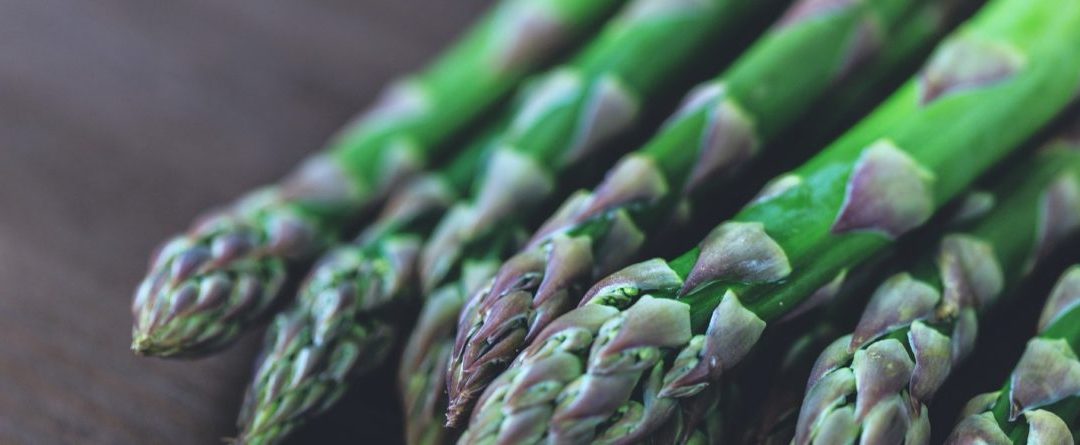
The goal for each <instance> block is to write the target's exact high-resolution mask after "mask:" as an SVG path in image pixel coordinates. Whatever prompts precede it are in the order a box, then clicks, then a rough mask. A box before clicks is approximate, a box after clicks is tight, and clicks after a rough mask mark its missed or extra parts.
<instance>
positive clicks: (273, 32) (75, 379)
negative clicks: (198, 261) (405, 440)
mask: <svg viewBox="0 0 1080 445" xmlns="http://www.w3.org/2000/svg"><path fill="white" fill-rule="evenodd" d="M485 3H486V2H483V1H481V0H457V1H449V2H448V1H436V0H362V1H346V0H264V1H259V2H252V1H245V0H171V1H166V2H158V1H151V2H147V1H141V0H91V1H86V0H3V1H0V443H4V444H38V443H43V444H54V443H55V444H62V443H80V444H195V443H202V444H208V443H220V438H222V437H225V436H228V435H230V434H232V433H233V431H234V430H233V426H232V423H233V419H234V416H235V412H236V410H237V407H238V404H239V400H240V396H241V391H240V388H241V387H242V385H243V383H244V381H245V380H246V378H247V376H248V373H249V367H250V366H251V365H250V362H251V359H252V355H253V354H254V347H255V343H257V341H258V339H257V338H255V337H257V336H249V337H248V338H246V339H245V340H244V341H243V342H242V344H240V345H239V346H238V347H236V348H234V349H232V350H230V351H228V352H227V353H225V354H223V355H221V356H218V357H214V358H210V359H204V360H199V361H193V362H173V361H161V360H149V359H142V358H137V357H135V356H133V355H132V354H131V353H130V352H129V351H128V342H129V330H130V322H131V320H130V317H131V316H130V313H129V309H128V307H129V302H130V296H131V291H132V289H133V287H134V285H135V283H136V282H137V281H138V279H139V278H140V277H141V275H142V274H143V273H144V271H145V262H146V259H147V257H148V255H149V252H150V251H151V249H153V247H154V246H155V245H156V244H157V243H158V242H160V241H161V240H162V239H164V238H165V237H166V236H167V235H169V234H171V233H174V232H177V231H179V230H182V229H183V228H185V227H186V225H187V223H188V222H189V221H190V220H191V218H192V217H193V216H194V215H196V214H197V213H198V212H199V211H200V210H203V209H205V208H208V207H210V206H213V205H215V204H220V203H223V202H225V201H227V200H229V199H230V198H232V197H235V196H237V195H239V194H240V193H241V192H243V191H244V190H246V189H248V188H251V187H254V186H256V185H259V184H262V183H266V182H268V181H272V180H274V179H276V178H277V177H278V176H279V175H281V174H282V173H284V172H285V171H286V170H287V169H288V168H289V167H290V166H291V165H292V164H293V163H294V162H295V161H297V160H298V159H300V158H301V157H302V156H303V155H304V154H305V153H308V152H310V151H311V150H313V149H316V148H318V147H319V146H320V144H321V142H322V141H324V140H325V138H326V137H327V136H328V135H329V134H331V133H332V132H333V130H334V129H335V128H336V127H338V126H339V125H341V124H342V123H343V122H344V121H345V120H346V119H347V118H348V117H350V115H351V114H352V113H353V112H355V111H357V110H359V109H360V108H361V107H362V106H363V105H364V104H365V103H366V102H368V101H369V100H370V99H371V98H372V95H373V94H374V93H375V92H376V91H377V89H378V87H379V86H381V85H382V84H383V83H384V82H385V81H387V80H388V79H389V78H391V77H392V76H393V75H395V74H399V73H403V72H406V71H408V70H410V69H414V68H416V67H418V66H419V65H421V64H422V63H423V62H424V61H425V60H427V59H428V58H429V57H430V56H431V55H432V54H433V53H434V52H435V51H437V50H438V49H439V48H440V47H441V46H443V45H444V44H445V42H447V41H448V40H449V39H450V38H452V37H453V36H454V35H455V34H456V33H458V32H459V31H460V30H461V29H462V28H463V27H464V26H465V25H466V24H467V23H468V21H469V20H470V19H471V18H473V17H474V16H475V15H476V14H477V12H478V11H479V10H480V9H481V8H482V7H483V6H484V4H485ZM385 377H386V376H382V377H379V376H376V377H373V378H372V380H373V381H377V380H379V379H380V378H382V379H385ZM375 386H376V387H379V385H375ZM385 386H386V385H385V384H384V385H382V386H381V388H382V389H381V390H376V391H374V392H369V391H367V390H363V391H357V393H356V394H352V395H350V397H349V402H348V403H347V404H346V406H344V407H343V408H342V409H339V410H337V411H335V412H334V413H333V414H332V415H331V416H329V418H328V419H326V420H323V421H320V422H318V423H317V424H316V425H315V426H314V427H313V428H309V429H308V430H306V431H304V432H303V433H302V434H301V435H300V437H299V438H298V439H297V440H296V441H295V442H296V443H396V442H397V441H398V440H397V439H396V438H397V437H398V436H399V431H398V428H399V426H398V425H397V423H396V422H398V420H397V419H396V408H393V407H391V406H392V405H390V404H388V402H387V400H386V398H387V397H389V394H390V393H389V392H388V391H386V388H385ZM380 391H381V392H380Z"/></svg>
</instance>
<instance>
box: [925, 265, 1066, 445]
mask: <svg viewBox="0 0 1080 445" xmlns="http://www.w3.org/2000/svg"><path fill="white" fill-rule="evenodd" d="M1078 302H1080V266H1073V267H1072V268H1070V269H1069V270H1068V271H1066V272H1065V274H1064V275H1062V277H1061V279H1060V280H1059V281H1058V283H1057V285H1056V286H1055V287H1054V290H1053V292H1051V294H1050V297H1049V299H1048V300H1047V302H1046V305H1045V306H1043V312H1042V316H1041V317H1040V318H1039V334H1038V335H1037V336H1036V337H1035V338H1033V339H1031V340H1030V341H1028V343H1027V347H1026V348H1025V349H1024V352H1023V354H1022V355H1021V356H1020V361H1019V362H1018V363H1017V364H1016V367H1015V368H1014V369H1013V372H1012V375H1011V376H1010V377H1009V379H1008V381H1007V382H1006V383H1005V385H1004V387H1003V388H1002V389H1001V390H1000V391H996V392H992V393H988V394H983V395H980V396H977V397H975V398H973V399H972V400H971V401H970V402H968V405H967V406H966V407H965V408H964V411H965V412H964V413H963V420H961V421H960V423H959V424H957V425H956V428H954V429H953V431H952V434H950V435H949V438H948V439H947V440H946V442H945V443H946V444H948V445H961V444H980V443H981V444H988V445H1012V444H1028V445H1035V444H1040V445H1041V444H1048V445H1049V444H1054V445H1056V444H1071V443H1075V439H1074V437H1073V431H1075V430H1076V428H1077V426H1078V424H1080V398H1078V396H1080V359H1077V355H1076V351H1077V350H1078V348H1080V329H1078V327H1080V309H1078V308H1080V305H1078V304H1077V303H1078Z"/></svg>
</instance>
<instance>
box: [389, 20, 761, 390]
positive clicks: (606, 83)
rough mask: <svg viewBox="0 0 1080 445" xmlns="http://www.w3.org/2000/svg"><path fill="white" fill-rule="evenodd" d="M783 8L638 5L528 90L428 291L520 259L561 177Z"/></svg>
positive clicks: (447, 225) (427, 258)
mask: <svg viewBox="0 0 1080 445" xmlns="http://www.w3.org/2000/svg"><path fill="white" fill-rule="evenodd" d="M776 1H777V0H770V1H765V2H761V1H750V0H635V1H633V2H631V3H630V4H629V5H628V6H627V8H626V9H625V10H623V12H622V13H621V15H619V16H618V17H617V18H616V19H615V20H614V21H613V22H612V23H611V24H610V25H609V26H607V27H606V28H605V29H604V30H603V31H602V33H601V34H600V36H599V37H598V38H597V39H596V40H595V41H594V42H593V43H592V44H591V45H590V46H589V47H588V48H586V49H585V50H584V51H583V52H582V53H581V54H580V55H579V56H578V57H576V58H575V59H574V60H572V61H571V62H570V63H568V64H567V65H566V66H563V67H560V68H558V69H555V70H553V71H552V72H551V73H549V74H548V75H546V76H544V77H542V78H540V79H539V80H538V81H537V82H535V83H534V84H533V85H532V86H531V87H530V88H528V89H527V90H526V92H525V96H524V98H523V100H522V101H521V105H520V107H518V109H517V110H515V112H514V113H513V118H512V119H511V122H510V124H509V126H508V129H507V131H506V132H505V133H504V134H503V135H502V137H501V138H499V139H498V140H497V141H496V149H495V151H494V153H493V154H492V162H491V166H490V168H489V169H488V170H487V171H486V172H485V173H484V174H483V177H482V179H480V182H479V184H478V187H477V189H476V192H475V193H474V195H473V197H472V198H471V199H469V200H467V201H465V202H462V203H460V204H458V205H456V206H454V208H452V209H451V210H450V211H449V212H447V214H446V216H445V217H444V218H443V220H442V221H441V222H440V223H439V224H438V225H437V227H436V228H435V230H434V231H433V232H432V234H431V237H430V239H429V240H428V242H427V243H426V244H425V246H424V248H423V251H422V252H421V257H420V261H419V273H420V282H421V285H422V287H423V290H424V292H425V293H427V294H432V293H437V292H438V288H439V287H441V286H445V285H450V286H458V284H456V283H453V280H456V279H458V278H459V277H460V276H461V275H460V273H461V268H462V266H463V265H465V264H468V263H470V262H473V261H487V260H488V259H489V258H494V259H495V260H498V261H501V260H502V259H504V258H505V257H506V256H508V255H509V254H511V253H512V252H513V250H505V248H504V247H505V246H507V245H508V244H510V243H508V242H507V241H506V240H507V239H508V238H510V235H509V234H511V233H515V232H517V231H520V230H521V229H523V228H525V227H528V224H530V217H531V216H533V214H534V213H535V211H536V210H537V209H538V208H539V207H540V206H541V204H543V203H546V202H547V201H548V200H549V199H550V198H552V197H553V196H554V195H555V193H556V192H557V191H558V190H557V188H556V187H555V185H556V184H557V183H558V180H557V179H558V178H559V176H560V175H561V174H563V173H565V172H566V171H567V168H568V167H570V166H572V165H575V164H578V163H579V162H580V161H582V160H584V159H586V158H588V157H590V156H591V155H594V154H595V153H596V152H597V151H599V150H601V149H603V148H605V144H606V143H607V142H610V141H611V139H612V138H614V137H617V136H620V135H623V134H625V133H626V131H627V130H628V129H630V128H631V127H632V126H633V124H634V123H635V122H636V121H637V119H638V117H639V116H640V115H641V114H642V112H643V110H644V108H645V107H648V106H650V105H651V104H653V103H654V102H655V101H656V100H657V99H659V98H660V97H661V96H662V95H663V94H664V93H666V92H667V91H670V89H672V88H681V87H682V85H681V84H680V82H679V81H680V80H681V78H682V77H683V76H681V75H679V74H680V73H681V72H683V71H686V70H688V69H690V68H691V67H692V66H694V64H696V63H697V62H698V61H699V60H700V58H701V57H704V56H706V55H707V54H706V51H705V50H706V49H708V48H709V47H711V46H713V45H715V44H718V43H720V42H723V41H724V40H725V39H727V38H734V37H735V36H737V35H739V34H740V33H742V32H748V31H749V30H747V29H745V28H746V26H740V25H743V24H744V23H745V22H747V21H749V19H750V18H752V17H753V16H754V15H757V14H760V13H763V12H766V11H768V8H769V6H771V5H773V4H774V2H776ZM622 179H623V180H627V179H633V178H625V177H624V178H622ZM612 198H615V197H614V196H613V197H612ZM623 228H624V229H625V230H628V231H632V230H635V229H634V228H633V227H632V225H626V226H624V227H623ZM618 235H619V234H614V235H613V236H618ZM625 235H626V236H630V237H633V236H635V234H634V233H632V232H631V233H626V234H625ZM616 241H618V240H614V239H613V240H612V242H613V243H614V242H616ZM628 241H632V239H628ZM513 247H514V248H515V250H516V248H517V247H519V245H514V246H513ZM628 247H633V246H628ZM561 249H570V250H571V251H573V250H575V249H577V251H579V252H584V250H585V249H588V246H587V245H584V244H582V243H580V242H577V243H570V244H567V245H563V246H561ZM565 254H566V255H569V254H570V252H566V253H565ZM611 254H612V255H617V253H616V252H612V253H611ZM580 259H581V260H584V261H591V258H587V257H580ZM581 264H582V265H584V263H581ZM567 273H568V274H569V273H573V271H571V270H568V271H567ZM565 278H566V279H571V278H574V277H573V276H571V275H567V276H565ZM551 285H552V286H555V285H556V283H551ZM421 330H436V329H435V328H430V329H429V328H428V327H424V326H422V327H421ZM419 355H423V354H419ZM424 368H425V369H426V368H427V367H424ZM407 371H411V369H408V370H407ZM443 385H445V383H442V384H441V385H440V386H443ZM412 397H413V396H410V395H406V398H412Z"/></svg>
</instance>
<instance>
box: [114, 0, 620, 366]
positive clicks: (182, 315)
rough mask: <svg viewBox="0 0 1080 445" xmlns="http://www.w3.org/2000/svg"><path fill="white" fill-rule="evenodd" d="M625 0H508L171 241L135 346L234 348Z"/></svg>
mask: <svg viewBox="0 0 1080 445" xmlns="http://www.w3.org/2000/svg"><path fill="white" fill-rule="evenodd" d="M619 3H621V0H591V1H588V2H582V1H578V0H504V1H502V2H501V3H500V4H499V5H498V6H496V7H495V8H494V9H493V10H492V11H491V13H490V14H488V15H487V16H486V17H485V18H484V19H482V20H481V21H480V22H479V23H478V24H477V25H475V27H474V28H473V29H472V30H471V31H470V32H469V33H468V34H466V35H465V36H464V37H463V38H462V39H461V40H460V41H458V42H457V43H456V44H455V45H454V46H452V47H451V48H449V49H448V50H447V51H446V52H445V53H444V54H443V55H442V56H441V57H440V58H439V59H438V60H436V61H435V62H434V63H433V64H432V65H431V66H430V67H428V68H427V69H426V70H424V71H422V72H419V73H416V74H414V75H412V76H410V77H408V78H406V79H404V80H402V81H399V82H397V83H395V84H393V85H391V86H390V87H389V88H388V89H387V90H386V91H385V93H384V94H383V96H382V97H381V98H380V99H378V100H377V101H376V103H375V104H374V105H373V106H372V107H370V108H369V109H368V110H367V111H366V112H365V113H363V114H361V115H360V116H359V117H358V118H357V119H355V120H354V121H353V122H352V123H350V124H348V125H347V126H346V127H345V128H343V129H342V130H341V132H340V133H339V134H338V135H336V136H335V137H334V139H333V140H331V142H330V144H329V146H328V147H326V149H325V150H324V151H323V152H321V153H319V154H316V155H314V156H313V157H312V158H311V159H309V160H308V161H307V162H305V163H303V164H302V165H301V166H300V167H299V168H298V169H297V170H296V171H295V172H294V173H292V174H291V175H290V176H288V177H286V178H285V179H284V180H283V181H282V182H279V183H277V184H274V185H271V186H268V187H265V188H263V189H260V190H257V191H254V192H252V193H250V194H248V195H247V196H245V197H243V198H241V199H240V200H238V201H237V202H235V203H233V204H231V205H228V206H226V207H224V208H222V209H219V210H216V211H214V212H212V213H210V214H209V215H207V216H205V217H203V218H201V219H199V220H198V221H196V223H195V224H194V225H193V226H192V227H191V229H189V230H188V231H187V232H186V233H184V234H182V235H179V236H176V237H174V238H173V239H171V240H169V241H167V242H166V243H164V244H163V246H162V247H161V248H160V249H159V250H158V251H157V253H155V254H154V255H153V257H152V259H151V261H150V270H149V272H148V273H147V276H146V278H145V279H144V280H143V282H142V283H141V284H140V285H139V287H138V289H137V290H136V292H135V297H134V302H133V303H132V312H133V314H134V317H135V323H134V327H133V329H132V346H131V347H132V350H133V351H135V352H136V353H138V354H145V355H155V356H166V357H168V356H182V355H199V354H204V353H207V352H210V351H213V350H216V349H219V348H222V347H224V346H226V345H227V344H229V343H230V342H231V341H232V340H233V339H235V338H236V337H237V336H238V335H239V334H240V333H241V332H243V331H244V330H245V329H247V328H248V327H249V326H250V325H251V324H252V323H254V322H255V321H257V320H258V319H260V318H261V317H262V316H264V315H265V314H266V312H267V310H268V308H270V307H271V306H272V303H273V301H274V300H275V298H276V297H277V295H278V294H279V293H280V290H281V287H282V284H283V283H284V282H285V280H286V277H287V275H288V266H289V265H291V264H293V263H300V262H303V261H305V260H309V259H311V258H313V257H314V256H316V255H317V254H318V253H319V252H320V251H322V250H323V249H325V248H327V247H329V246H330V245H331V244H332V243H333V242H334V241H336V240H337V239H338V237H339V236H340V235H341V232H342V231H343V230H344V228H345V226H346V225H348V224H349V223H350V222H351V221H352V220H354V219H355V218H356V217H357V215H359V214H360V213H361V212H362V211H363V210H364V209H365V208H367V207H368V206H370V205H371V204H372V203H375V202H377V201H379V200H381V199H382V198H383V197H385V196H387V195H388V193H389V192H390V191H392V190H394V189H395V188H396V187H397V186H398V185H399V184H401V183H402V180H403V178H405V177H408V176H410V175H411V174H412V173H414V172H416V171H417V170H418V169H420V168H422V167H423V166H424V165H425V164H427V163H428V162H429V160H432V159H435V158H437V157H439V156H440V155H441V154H442V153H443V152H444V151H446V148H447V146H448V144H447V143H448V142H449V141H450V140H451V139H452V138H453V137H454V136H456V135H458V134H460V133H462V132H463V131H464V130H465V129H467V128H468V127H470V126H471V125H472V124H473V123H474V122H475V121H476V120H478V118H479V117H481V116H483V115H484V114H486V113H487V111H488V110H489V109H491V107H492V106H493V105H494V104H496V103H497V102H498V101H500V100H501V99H502V98H503V97H504V96H506V95H507V93H509V92H510V91H511V90H512V89H513V88H514V87H515V86H516V85H517V84H518V83H519V82H520V81H521V79H522V78H523V77H524V76H526V75H528V74H529V73H531V72H534V71H535V70H536V69H537V68H538V67H540V66H541V64H542V63H543V62H544V61H546V60H549V59H551V58H552V57H553V56H554V55H555V54H556V53H558V52H560V51H562V50H564V49H565V48H567V47H568V46H569V45H570V44H571V43H573V42H575V41H577V40H579V39H580V38H581V36H582V35H584V34H585V33H586V31H587V30H589V29H590V28H592V27H593V26H594V25H595V24H596V23H598V22H600V21H601V20H603V19H605V18H606V17H607V16H608V15H609V14H610V13H611V12H612V11H613V9H614V8H615V7H616V6H617V5H618V4H619Z"/></svg>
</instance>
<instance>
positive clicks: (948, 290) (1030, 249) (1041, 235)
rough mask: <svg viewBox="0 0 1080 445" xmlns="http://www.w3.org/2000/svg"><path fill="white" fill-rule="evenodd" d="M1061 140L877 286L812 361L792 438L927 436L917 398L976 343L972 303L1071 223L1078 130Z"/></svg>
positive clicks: (1017, 276) (1002, 290) (1012, 276)
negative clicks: (848, 327) (989, 202)
mask: <svg viewBox="0 0 1080 445" xmlns="http://www.w3.org/2000/svg"><path fill="white" fill-rule="evenodd" d="M1065 147H1067V148H1068V149H1063V147H1057V148H1056V149H1054V150H1050V151H1047V152H1045V153H1042V154H1040V155H1039V156H1038V157H1037V158H1036V159H1032V160H1030V162H1028V163H1027V164H1025V165H1022V166H1019V167H1018V168H1017V169H1016V170H1015V171H1013V172H1012V173H1011V174H1010V176H1009V177H1008V178H1006V180H1004V181H1002V182H1001V183H1000V185H999V186H998V187H997V188H996V189H997V190H996V192H995V193H994V196H996V199H995V201H996V202H997V203H998V204H997V205H996V206H995V208H994V209H993V210H992V211H990V212H989V213H988V214H987V215H986V216H985V217H984V218H982V219H984V220H983V221H982V222H980V223H978V224H976V225H975V226H974V227H972V228H971V229H970V230H965V231H963V232H962V233H954V234H951V235H948V236H947V237H945V238H944V239H943V240H942V242H941V244H940V248H939V250H938V252H936V255H929V256H928V257H926V258H923V259H922V260H921V261H919V262H918V263H917V264H916V266H914V267H913V268H912V269H911V270H910V271H908V272H903V273H899V274H896V275H894V276H893V277H891V278H889V279H887V280H885V282H884V283H882V284H881V286H880V287H878V289H877V290H876V291H875V292H874V294H873V297H872V298H871V300H870V303H869V304H868V305H867V308H866V311H865V312H863V315H862V318H861V319H860V320H859V322H858V324H857V325H856V327H855V330H854V332H853V333H852V334H850V335H846V336H843V337H840V338H839V339H837V340H836V341H835V342H833V343H832V344H830V345H829V346H828V347H827V348H825V350H824V352H822V353H821V355H820V356H819V357H818V359H817V362H816V363H815V364H814V367H813V369H812V371H811V372H810V380H809V382H808V384H807V387H806V395H805V398H804V399H803V402H802V409H801V411H800V413H799V420H798V423H797V426H796V430H795V432H796V434H795V440H794V442H793V443H795V444H797V445H802V444H842V443H853V442H854V441H855V440H856V439H860V440H861V441H862V442H863V443H867V442H868V441H869V442H870V443H876V442H874V440H882V441H884V440H888V439H891V438H903V437H905V436H906V437H907V440H908V443H926V442H928V441H929V434H930V422H929V418H928V416H927V405H929V403H930V401H931V400H932V398H933V396H934V393H935V392H936V391H937V389H938V387H939V386H940V385H941V384H942V383H943V382H944V381H945V379H946V378H947V377H948V376H949V374H950V372H951V370H952V368H953V366H955V365H957V364H958V363H960V362H961V361H962V360H964V359H965V358H966V356H967V354H968V352H969V350H970V348H971V347H973V346H974V341H975V335H976V333H977V332H978V317H979V315H980V314H981V313H984V312H985V311H987V310H988V309H990V308H991V307H992V306H993V304H995V303H996V301H997V300H998V299H999V298H1001V297H1002V296H1008V295H1010V293H1009V292H1007V290H1009V289H1013V288H1015V286H1016V285H1017V284H1019V282H1020V280H1021V279H1023V278H1024V276H1026V275H1027V273H1028V272H1030V271H1031V270H1032V268H1033V267H1034V266H1035V265H1036V263H1037V261H1038V260H1039V259H1041V258H1043V257H1045V256H1046V254H1048V253H1049V252H1050V250H1051V249H1052V248H1053V247H1056V246H1057V245H1059V244H1060V243H1061V241H1063V238H1064V237H1067V236H1069V235H1071V234H1074V233H1076V232H1078V231H1080V141H1077V142H1074V143H1072V144H1071V145H1069V144H1066V145H1065ZM901 407H902V409H900V408H901Z"/></svg>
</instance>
